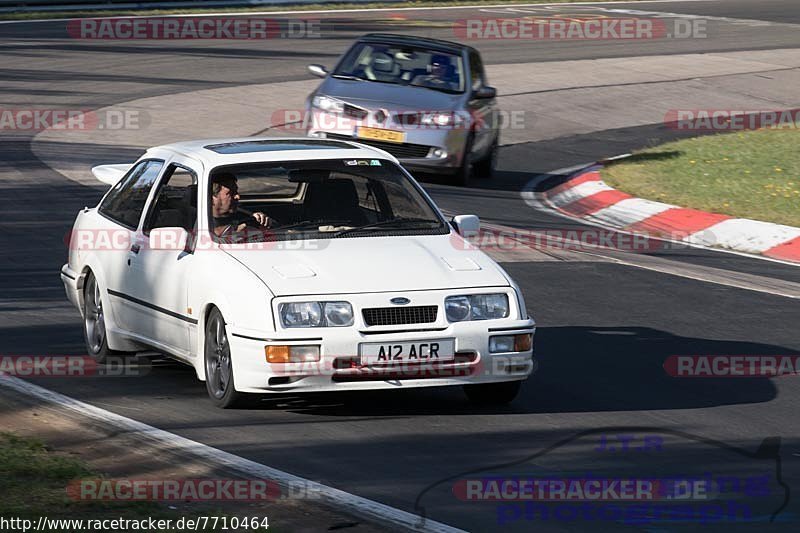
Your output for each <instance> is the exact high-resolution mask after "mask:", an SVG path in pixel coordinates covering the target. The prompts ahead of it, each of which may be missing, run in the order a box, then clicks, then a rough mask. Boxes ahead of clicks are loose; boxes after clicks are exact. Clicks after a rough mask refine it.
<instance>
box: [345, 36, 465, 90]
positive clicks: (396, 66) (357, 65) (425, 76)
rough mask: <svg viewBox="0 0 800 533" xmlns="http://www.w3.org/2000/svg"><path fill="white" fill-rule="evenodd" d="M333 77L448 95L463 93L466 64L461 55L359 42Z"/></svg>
mask: <svg viewBox="0 0 800 533" xmlns="http://www.w3.org/2000/svg"><path fill="white" fill-rule="evenodd" d="M333 76H334V77H340V78H348V79H352V78H358V79H361V80H366V81H374V82H380V83H391V84H397V85H413V86H417V87H425V88H428V89H433V90H437V91H443V92H448V93H463V92H464V85H465V83H464V79H465V74H464V64H463V61H462V60H461V56H460V55H458V54H451V53H447V52H437V51H431V50H426V49H423V48H413V47H408V46H400V45H387V44H377V43H357V44H356V45H355V46H353V48H351V49H350V51H349V52H348V53H347V55H346V56H345V57H344V59H342V61H341V62H340V63H339V66H338V67H337V69H336V70H335V71H334V72H333Z"/></svg>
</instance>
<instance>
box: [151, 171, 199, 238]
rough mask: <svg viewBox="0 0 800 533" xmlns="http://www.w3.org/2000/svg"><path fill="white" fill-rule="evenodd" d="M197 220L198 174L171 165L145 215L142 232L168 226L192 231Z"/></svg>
mask: <svg viewBox="0 0 800 533" xmlns="http://www.w3.org/2000/svg"><path fill="white" fill-rule="evenodd" d="M196 220H197V176H196V175H195V174H194V172H192V171H191V170H189V169H187V168H184V167H181V166H178V165H170V167H169V168H167V171H166V172H165V173H164V179H162V180H161V185H160V186H159V188H158V194H157V196H156V198H155V201H154V202H153V205H152V207H151V208H150V212H149V213H148V215H147V220H146V221H145V224H144V231H145V233H147V232H149V231H150V230H151V229H155V228H171V227H180V228H184V229H185V230H186V231H192V230H193V229H194V225H195V221H196Z"/></svg>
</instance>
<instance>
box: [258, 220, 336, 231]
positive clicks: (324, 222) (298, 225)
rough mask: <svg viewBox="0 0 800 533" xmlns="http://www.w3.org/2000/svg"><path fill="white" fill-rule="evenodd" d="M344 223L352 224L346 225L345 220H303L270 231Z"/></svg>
mask: <svg viewBox="0 0 800 533" xmlns="http://www.w3.org/2000/svg"><path fill="white" fill-rule="evenodd" d="M339 223H342V225H345V226H350V225H351V224H346V221H345V220H326V219H317V220H301V221H300V222H294V223H292V224H287V225H285V226H278V227H275V228H270V229H269V231H285V230H290V229H298V228H303V227H305V226H311V227H317V228H319V226H336V225H337V224H339Z"/></svg>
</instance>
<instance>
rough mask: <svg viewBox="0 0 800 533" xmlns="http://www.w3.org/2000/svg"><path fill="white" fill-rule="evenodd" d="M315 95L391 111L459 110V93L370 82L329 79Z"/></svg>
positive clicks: (461, 95) (460, 96)
mask: <svg viewBox="0 0 800 533" xmlns="http://www.w3.org/2000/svg"><path fill="white" fill-rule="evenodd" d="M317 94H324V95H327V96H332V97H334V98H338V99H340V100H344V101H345V102H348V103H351V104H355V105H359V106H362V107H366V108H368V109H376V108H384V107H385V108H389V109H390V110H391V111H404V110H413V109H421V110H425V111H439V110H448V111H449V110H453V109H457V108H458V107H459V103H460V101H461V99H462V98H463V96H464V95H463V94H449V93H444V92H441V91H434V90H432V89H426V88H424V87H412V86H409V85H393V84H391V83H378V82H371V81H352V80H337V79H335V78H329V79H327V80H325V82H323V83H322V85H321V86H320V87H319V90H318V91H317Z"/></svg>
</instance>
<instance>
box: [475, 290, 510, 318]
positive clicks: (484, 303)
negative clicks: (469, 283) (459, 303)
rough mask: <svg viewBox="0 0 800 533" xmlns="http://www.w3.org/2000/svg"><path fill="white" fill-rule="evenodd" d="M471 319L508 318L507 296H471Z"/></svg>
mask: <svg viewBox="0 0 800 533" xmlns="http://www.w3.org/2000/svg"><path fill="white" fill-rule="evenodd" d="M471 303H472V315H473V317H472V319H473V320H491V319H494V318H505V317H507V316H508V296H506V295H505V294H476V295H473V296H472V302H471Z"/></svg>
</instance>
